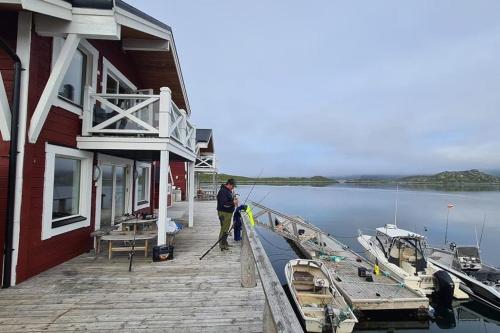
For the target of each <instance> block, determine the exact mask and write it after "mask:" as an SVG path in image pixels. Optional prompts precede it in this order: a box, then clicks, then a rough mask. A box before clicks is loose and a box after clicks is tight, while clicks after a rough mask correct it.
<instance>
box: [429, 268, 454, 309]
mask: <svg viewBox="0 0 500 333" xmlns="http://www.w3.org/2000/svg"><path fill="white" fill-rule="evenodd" d="M434 288H435V292H434V296H435V300H436V302H437V303H438V304H439V305H441V306H445V307H451V302H452V301H453V292H454V290H455V283H454V282H453V280H452V279H451V276H450V274H448V272H446V271H437V272H436V273H434Z"/></svg>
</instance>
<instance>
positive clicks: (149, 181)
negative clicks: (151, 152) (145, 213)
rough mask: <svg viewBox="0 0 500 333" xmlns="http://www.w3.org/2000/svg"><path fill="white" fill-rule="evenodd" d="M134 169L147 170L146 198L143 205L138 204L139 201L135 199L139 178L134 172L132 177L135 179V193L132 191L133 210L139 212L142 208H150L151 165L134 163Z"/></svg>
mask: <svg viewBox="0 0 500 333" xmlns="http://www.w3.org/2000/svg"><path fill="white" fill-rule="evenodd" d="M135 167H136V169H137V168H145V169H147V174H146V180H145V182H146V193H145V194H146V197H145V200H144V201H145V203H143V204H139V200H138V198H137V192H138V189H139V187H138V185H139V177H137V176H136V175H137V172H134V177H135V191H134V210H140V209H144V208H149V207H150V206H151V163H145V162H136V163H135Z"/></svg>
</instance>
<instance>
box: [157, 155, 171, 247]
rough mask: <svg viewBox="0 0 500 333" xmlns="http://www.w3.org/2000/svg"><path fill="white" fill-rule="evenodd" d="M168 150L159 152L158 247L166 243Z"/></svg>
mask: <svg viewBox="0 0 500 333" xmlns="http://www.w3.org/2000/svg"><path fill="white" fill-rule="evenodd" d="M168 168H169V153H168V150H162V151H160V191H159V195H158V222H157V223H158V245H161V244H166V242H167V234H166V228H167V200H168Z"/></svg>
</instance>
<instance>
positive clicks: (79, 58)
mask: <svg viewBox="0 0 500 333" xmlns="http://www.w3.org/2000/svg"><path fill="white" fill-rule="evenodd" d="M86 72H87V55H86V54H85V53H83V52H82V50H80V49H77V50H76V51H75V54H74V55H73V60H71V63H70V65H69V68H68V70H67V71H66V75H65V76H64V79H63V82H62V83H61V86H60V87H59V92H58V94H59V97H61V98H63V99H65V100H66V101H68V102H71V103H73V104H75V105H77V106H80V107H82V106H83V90H84V88H85V84H86Z"/></svg>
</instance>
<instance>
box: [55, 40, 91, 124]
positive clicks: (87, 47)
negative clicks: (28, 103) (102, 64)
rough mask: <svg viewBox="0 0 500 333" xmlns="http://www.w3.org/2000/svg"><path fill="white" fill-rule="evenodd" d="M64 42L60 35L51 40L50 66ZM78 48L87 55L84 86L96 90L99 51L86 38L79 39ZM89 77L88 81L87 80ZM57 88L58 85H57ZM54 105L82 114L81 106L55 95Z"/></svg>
mask: <svg viewBox="0 0 500 333" xmlns="http://www.w3.org/2000/svg"><path fill="white" fill-rule="evenodd" d="M63 44H64V38H62V37H54V38H53V41H52V67H54V65H55V62H56V60H57V58H58V56H59V53H61V49H62V47H63ZM78 49H79V50H80V51H82V52H83V53H84V54H85V55H86V56H87V71H86V72H85V78H86V79H85V81H86V82H85V85H84V88H85V87H86V86H88V85H90V87H91V88H92V91H94V92H97V73H98V62H99V51H97V49H96V48H95V47H93V46H92V44H90V43H89V42H88V41H87V40H85V39H82V40H80V44H79V45H78ZM89 78H90V81H89ZM57 89H59V87H57ZM83 98H84V99H85V98H87V96H83ZM53 105H54V106H58V107H60V108H63V109H65V110H67V111H69V112H73V113H75V114H77V115H79V116H80V117H81V116H82V114H83V112H82V111H83V110H82V107H79V106H77V105H75V104H72V103H70V102H68V101H66V100H64V99H63V98H61V97H59V95H57V97H56V98H55V99H54V102H53Z"/></svg>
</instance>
